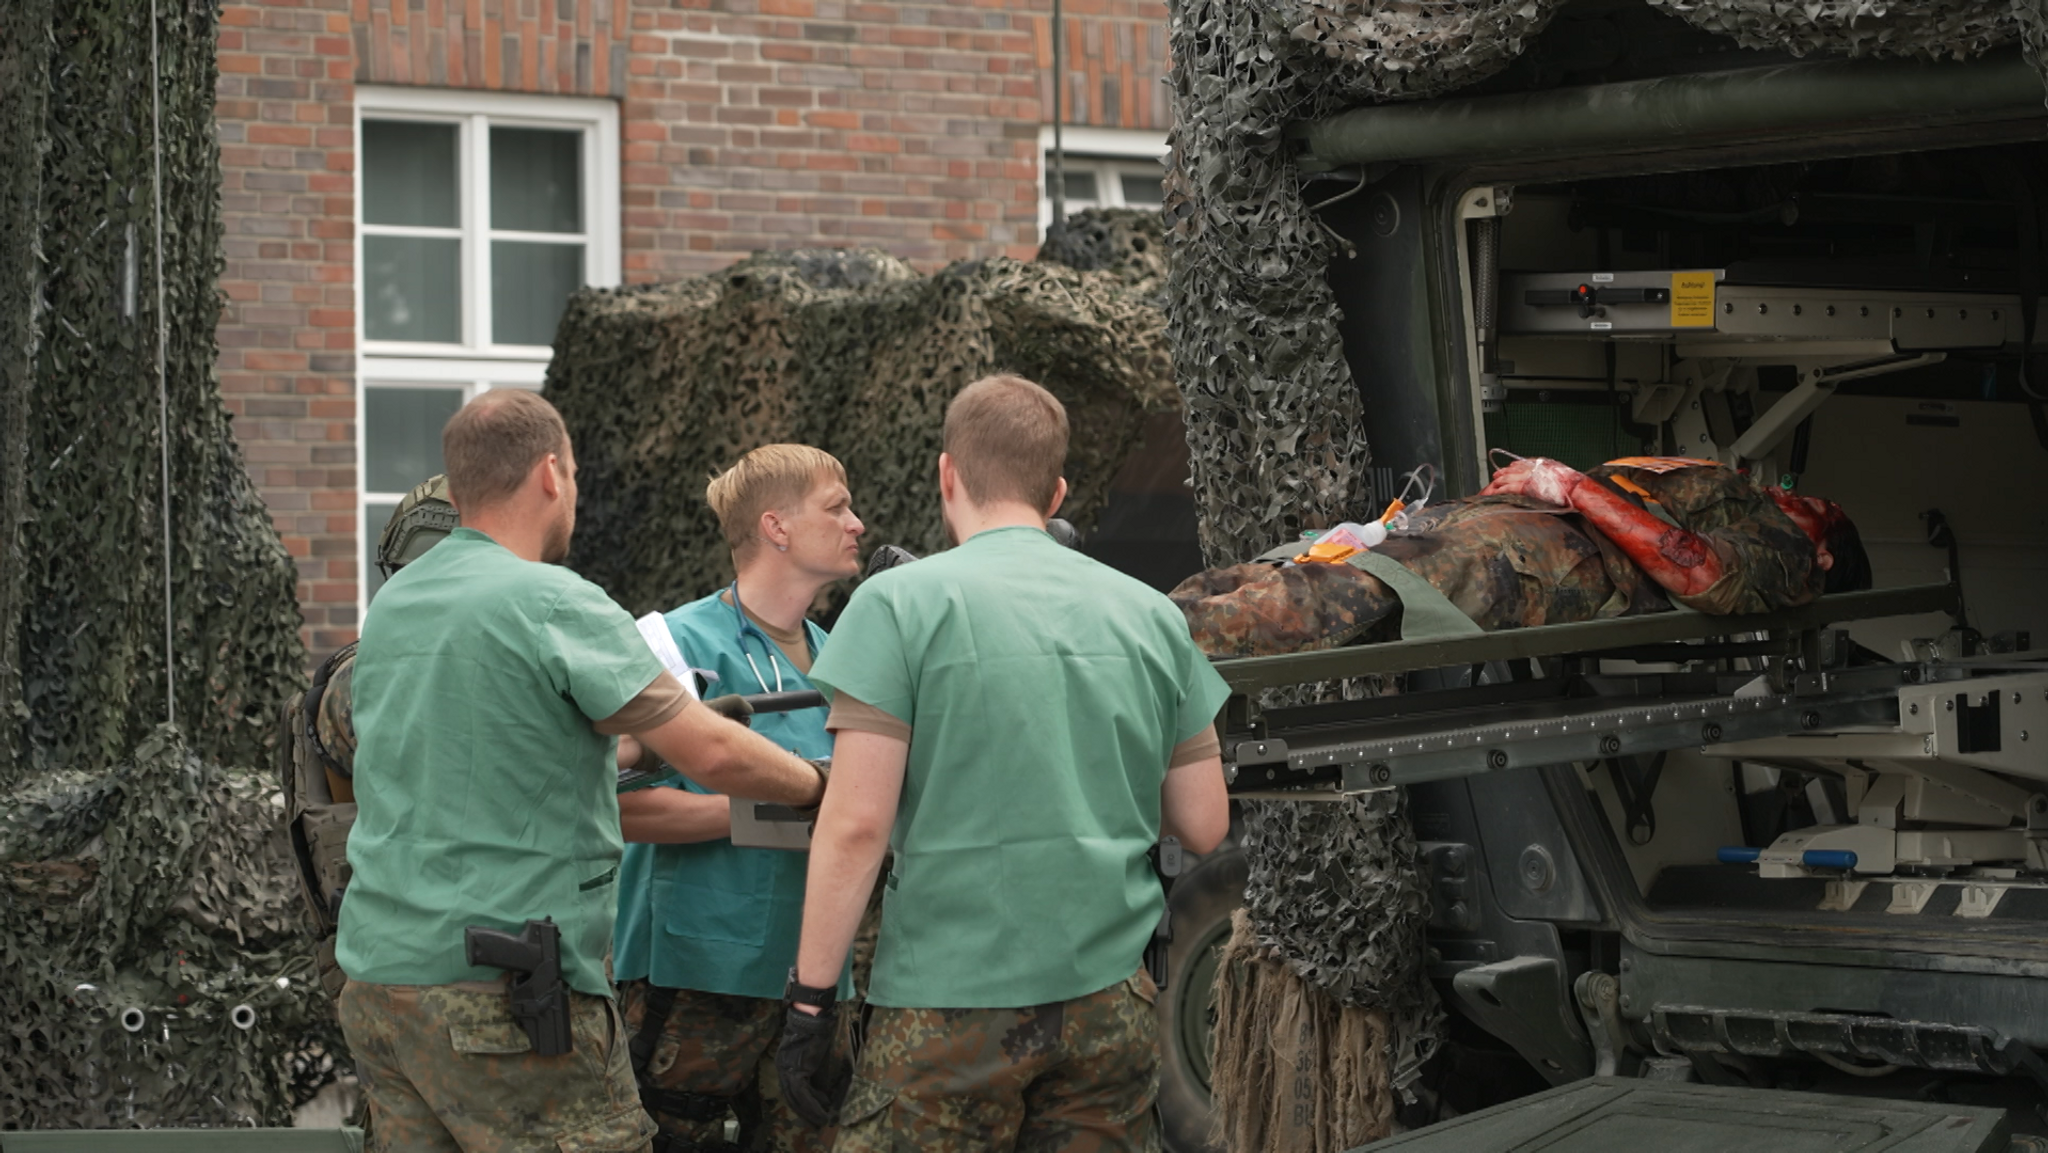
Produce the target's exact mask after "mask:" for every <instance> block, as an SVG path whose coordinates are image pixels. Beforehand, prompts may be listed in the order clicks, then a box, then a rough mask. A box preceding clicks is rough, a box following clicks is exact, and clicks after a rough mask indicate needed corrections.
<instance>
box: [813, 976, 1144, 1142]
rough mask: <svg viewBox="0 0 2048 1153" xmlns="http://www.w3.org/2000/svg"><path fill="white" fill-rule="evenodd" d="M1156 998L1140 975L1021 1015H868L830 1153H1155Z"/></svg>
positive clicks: (876, 1011) (878, 1011) (884, 1011)
mask: <svg viewBox="0 0 2048 1153" xmlns="http://www.w3.org/2000/svg"><path fill="white" fill-rule="evenodd" d="M1157 996H1158V989H1157V988H1156V987H1155V986H1154V985H1153V983H1152V978H1151V976H1150V975H1148V974H1146V973H1145V972H1143V971H1142V970H1141V971H1139V972H1138V973H1137V974H1136V975H1135V976H1133V977H1131V978H1130V979H1129V980H1126V981H1119V982H1117V983H1116V984H1114V985H1111V986H1110V987H1109V988H1107V989H1104V990H1102V991H1101V992H1099V993H1091V994H1089V995H1088V996H1086V997H1076V998H1075V999H1073V1000H1071V1001H1060V1002H1057V1003H1054V1004H1051V1005H1035V1006H1032V1007H1030V1008H1025V1009H891V1008H885V1007H882V1006H874V1007H872V1008H870V1009H869V1010H868V1021H867V1030H866V1038H865V1042H864V1044H863V1045H862V1047H861V1051H860V1060H859V1065H858V1068H857V1070H856V1072H855V1074H854V1078H853V1088H852V1091H851V1092H849V1093H848V1094H847V1097H846V1103H845V1104H844V1105H842V1106H841V1107H840V1110H839V1118H840V1131H839V1141H838V1143H837V1144H835V1145H834V1146H833V1147H832V1148H833V1150H834V1153H870V1151H873V1153H925V1151H931V1150H938V1151H944V1153H952V1151H955V1150H979V1149H1005V1150H1008V1149H1015V1150H1016V1151H1017V1153H1052V1151H1053V1150H1060V1151H1062V1153H1122V1151H1127V1150H1135V1151H1143V1153H1152V1151H1154V1150H1157V1149H1158V1148H1159V1125H1158V1122H1157V1120H1156V1118H1155V1117H1154V1115H1153V1111H1152V1106H1153V1103H1154V1101H1155V1100H1156V1099H1157V1098H1158V1096H1159V1022H1158V1018H1156V1017H1155V1016H1154V1015H1153V1009H1152V1002H1153V1000H1154V999H1155V998H1156V997H1157Z"/></svg>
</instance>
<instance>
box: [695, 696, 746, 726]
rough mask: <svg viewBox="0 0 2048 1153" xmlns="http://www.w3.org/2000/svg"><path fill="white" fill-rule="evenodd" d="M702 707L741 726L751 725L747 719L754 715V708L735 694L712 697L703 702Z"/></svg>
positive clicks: (743, 698)
mask: <svg viewBox="0 0 2048 1153" xmlns="http://www.w3.org/2000/svg"><path fill="white" fill-rule="evenodd" d="M704 707H705V708H707V709H710V710H711V711H712V712H714V713H717V714H718V715H719V716H721V717H724V718H725V719H726V720H728V721H738V722H739V723H741V724H743V725H751V724H752V723H753V722H752V721H751V720H749V719H748V718H750V717H752V716H753V715H754V706H752V705H750V704H748V703H747V698H745V697H742V696H738V695H736V694H732V693H727V694H726V695H725V696H722V697H712V698H710V699H708V700H706V701H705V702H704Z"/></svg>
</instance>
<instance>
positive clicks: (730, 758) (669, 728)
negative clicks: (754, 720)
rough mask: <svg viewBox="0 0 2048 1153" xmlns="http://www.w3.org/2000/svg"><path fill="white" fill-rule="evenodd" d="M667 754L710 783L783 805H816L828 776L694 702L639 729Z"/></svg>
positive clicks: (738, 794) (714, 787)
mask: <svg viewBox="0 0 2048 1153" xmlns="http://www.w3.org/2000/svg"><path fill="white" fill-rule="evenodd" d="M634 735H635V736H637V737H638V738H639V739H640V743H641V744H643V745H646V746H647V747H648V748H650V749H653V750H654V752H655V753H656V755H658V756H660V757H661V759H662V760H664V761H667V762H668V763H669V764H671V765H674V766H675V767H676V768H677V769H678V770H679V771H681V772H682V773H683V774H684V775H685V776H688V777H689V778H690V779H691V780H693V781H695V782H697V783H698V784H700V785H703V786H704V787H705V788H707V789H712V790H714V791H716V792H720V793H725V794H728V795H730V796H735V797H746V798H748V799H750V800H756V801H770V802H773V803H776V804H783V805H797V806H804V805H815V804H817V803H818V798H819V797H820V796H821V795H823V793H824V790H825V779H824V777H823V776H821V775H820V774H819V772H818V770H816V769H814V768H812V767H811V764H810V762H809V761H806V760H804V759H802V758H801V757H798V756H796V755H795V754H793V753H790V752H786V751H785V750H783V749H781V748H778V747H777V746H776V744H775V742H773V741H771V740H769V739H768V738H766V737H763V736H761V735H760V734H758V733H756V732H754V731H753V730H752V729H749V728H748V727H746V726H745V725H741V724H735V723H734V722H732V721H728V720H726V719H725V718H724V717H721V716H719V715H718V714H717V713H715V712H713V711H712V710H710V709H707V708H699V707H697V706H694V705H693V706H691V707H689V708H687V709H684V710H683V711H681V712H679V713H677V714H676V715H674V716H672V717H670V718H669V719H668V720H666V721H663V722H662V723H661V724H659V725H656V726H655V727H654V728H652V729H649V730H647V731H646V732H643V733H636V734H634Z"/></svg>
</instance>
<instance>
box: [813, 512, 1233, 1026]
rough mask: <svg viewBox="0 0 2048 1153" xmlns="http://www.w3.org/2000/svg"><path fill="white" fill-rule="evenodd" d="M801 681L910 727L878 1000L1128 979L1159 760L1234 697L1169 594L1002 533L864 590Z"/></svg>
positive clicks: (1054, 990) (934, 1001)
mask: <svg viewBox="0 0 2048 1153" xmlns="http://www.w3.org/2000/svg"><path fill="white" fill-rule="evenodd" d="M811 679H812V680H813V681H815V682H817V683H818V684H819V685H820V686H822V687H823V688H824V689H825V691H826V692H827V693H830V694H835V695H836V694H838V693H845V694H848V695H850V696H852V697H854V698H855V699H857V700H860V701H863V702H865V703H866V704H869V705H872V706H874V707H875V708H878V709H881V710H882V711H883V712H886V713H888V714H889V715H891V716H893V717H895V718H897V719H898V720H901V721H903V722H905V723H906V724H908V725H910V727H911V735H910V753H909V761H908V764H907V766H906V771H905V775H904V782H903V796H902V800H901V802H900V803H899V806H898V809H897V815H896V825H895V830H894V832H893V834H892V836H891V843H892V844H893V845H894V847H895V849H896V857H895V864H894V865H893V867H892V869H891V871H890V874H889V877H888V879H887V881H886V882H885V884H886V888H885V890H884V892H883V897H882V931H881V939H880V941H879V943H878V946H877V951H876V954H875V970H874V976H873V978H872V979H871V981H870V983H869V990H868V999H869V1000H870V1001H872V1002H874V1003H875V1004H877V1005H885V1006H893V1007H899V1008H935V1009H978V1008H1014V1007H1018V1006H1024V1005H1042V1004H1047V1003H1050V1002H1054V1001H1065V1000H1070V999H1072V998H1075V997H1082V996H1086V995H1088V994H1090V993H1094V992H1098V991H1100V990H1102V989H1105V988H1108V987H1109V986H1111V985H1113V984H1115V983H1116V982H1118V981H1122V980H1125V979H1127V978H1129V977H1130V976H1131V974H1133V973H1134V972H1136V971H1137V968H1138V965H1139V963H1140V961H1141V959H1142V957H1143V954H1144V949H1145V945H1146V943H1147V942H1148V941H1150V940H1151V938H1152V931H1153V928H1154V927H1155V926H1156V925H1157V924H1158V923H1159V916H1160V913H1161V912H1162V911H1163V910H1164V907H1165V901H1164V898H1163V896H1162V895H1161V892H1160V886H1159V878H1158V877H1157V876H1156V875H1155V874H1154V873H1153V870H1152V865H1151V862H1150V861H1149V860H1148V859H1147V857H1146V851H1147V850H1148V849H1150V848H1151V847H1152V845H1153V844H1154V843H1155V842H1156V841H1157V840H1158V837H1159V809H1160V796H1159V791H1160V786H1161V784H1162V783H1163V782H1164V780H1165V776H1166V766H1167V761H1168V760H1169V758H1170V757H1171V756H1172V753H1173V748H1174V746H1175V745H1177V744H1179V743H1180V742H1182V741H1184V740H1186V739H1187V738H1189V737H1192V736H1194V735H1196V734H1197V733H1199V732H1201V731H1202V729H1204V728H1206V727H1208V726H1209V725H1211V724H1213V723H1214V722H1215V719H1216V714H1217V712H1218V711H1219V710H1220V709H1221V708H1222V706H1223V702H1224V700H1225V699H1226V698H1227V697H1228V696H1229V689H1228V687H1226V686H1225V684H1224V682H1223V678H1222V677H1220V676H1219V675H1217V673H1216V671H1215V670H1214V669H1213V668H1211V667H1210V666H1209V661H1208V659H1207V658H1206V657H1204V656H1203V655H1202V653H1201V651H1200V650H1198V649H1197V648H1196V647H1195V643H1194V641H1193V639H1192V638H1190V636H1189V635H1188V626H1187V621H1186V618H1184V617H1183V616H1182V615H1181V612H1180V610H1179V609H1177V608H1175V607H1174V606H1173V603H1172V602H1171V601H1168V600H1167V599H1166V598H1165V597H1164V596H1162V595H1160V594H1159V593H1158V592H1156V591H1154V590H1153V589H1151V588H1148V587H1147V586H1145V585H1144V584H1141V583H1140V582H1138V581H1136V580H1133V579H1131V578H1130V577H1128V576H1125V575H1123V574H1122V573H1119V572H1117V571H1116V570H1114V569H1112V568H1109V567H1108V566H1106V565H1103V564H1100V563H1098V562H1096V561H1093V560H1090V559H1089V558H1088V557H1086V556H1083V555H1082V554H1080V553H1078V552H1075V551H1074V550H1072V549H1068V548H1065V547H1062V546H1061V545H1059V544H1058V543H1056V542H1055V541H1054V540H1053V539H1052V538H1051V537H1049V536H1047V535H1046V534H1045V533H1044V532H1043V531H1040V530H1039V529H1036V528H1028V527H1026V528H1001V529H992V530H989V531H986V532H981V533H977V534H975V535H974V536H973V537H971V538H969V539H968V541H967V542H966V543H965V544H963V545H961V546H960V547H959V548H956V549H952V550H950V551H948V552H944V553H940V554H938V555H937V556H933V557H929V558H926V559H924V560H920V561H918V562H917V563H915V564H907V565H902V566H900V567H897V568H893V569H889V570H887V571H885V572H883V573H880V574H878V575H876V576H874V577H871V578H869V579H868V580H866V581H865V582H863V583H862V584H861V586H860V588H859V589H858V590H857V591H855V593H854V594H853V598H852V600H851V601H849V602H848V604H847V606H846V611H845V612H843V613H841V614H840V617H839V621H838V624H837V625H836V626H834V630H833V640H832V647H831V648H829V649H827V650H826V651H825V652H824V653H823V654H822V655H821V656H819V658H818V662H817V664H816V665H815V666H814V667H813V668H812V670H811Z"/></svg>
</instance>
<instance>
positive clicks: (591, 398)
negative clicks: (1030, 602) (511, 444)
mask: <svg viewBox="0 0 2048 1153" xmlns="http://www.w3.org/2000/svg"><path fill="white" fill-rule="evenodd" d="M1109 231H1110V232H1114V233H1115V234H1116V235H1117V236H1119V237H1122V238H1123V239H1122V240H1121V241H1120V243H1122V244H1123V246H1124V247H1125V249H1127V250H1128V249H1131V248H1133V247H1134V246H1135V245H1136V243H1137V241H1136V240H1133V239H1131V238H1132V237H1137V238H1140V239H1142V237H1143V228H1142V226H1132V225H1130V224H1129V223H1128V222H1123V223H1118V224H1114V225H1113V226H1112V227H1110V228H1109ZM1113 247H1114V245H1112V244H1109V243H1103V244H1098V245H1096V246H1094V249H1091V251H1095V250H1098V249H1099V250H1102V251H1108V250H1109V249H1111V248H1113ZM1150 247H1152V248H1155V249H1156V245H1151V246H1150ZM1156 287H1157V282H1156V280H1152V281H1148V280H1145V279H1144V278H1143V277H1137V278H1134V279H1130V280H1126V279H1125V277H1124V276H1123V275H1122V273H1121V272H1120V271H1119V270H1118V269H1117V268H1115V267H1105V268H1104V269H1103V270H1100V271H1092V272H1080V271H1076V270H1074V269H1072V268H1068V267H1064V266H1061V265H1059V264H1053V263H1028V264H1027V263H1020V262H1018V261H1014V260H1006V259H994V260H986V261H972V262H966V263H961V264H956V265H953V266H952V267H950V268H947V269H945V270H943V271H941V272H939V273H936V274H934V275H931V276H924V275H921V274H919V273H917V272H915V271H913V270H912V269H911V268H910V267H909V266H907V265H905V264H904V263H902V262H901V261H898V260H896V259H894V258H893V257H889V256H886V255H883V254H882V253H879V252H871V251H846V252H842V251H816V252H792V253H776V254H767V255H758V256H755V257H752V258H750V259H748V260H745V261H742V262H741V263H739V264H736V265H734V266H732V267H731V268H729V269H726V270H725V271H722V272H717V273H712V274H709V275H706V276H701V277H697V278H694V279H691V280H685V281H680V282H677V283H672V284H662V285H655V286H651V287H645V288H633V289H622V290H591V291H586V292H582V293H578V294H577V295H576V296H575V297H574V298H572V299H571V301H570V303H569V308H568V311H567V312H566V313H565V314H564V316H563V319H562V324H561V328H560V329H559V330H558V332H557V335H556V343H555V359H554V363H553V365H552V366H551V367H550V368H549V370H548V383H547V396H548V399H550V400H552V401H553V402H554V403H555V405H556V406H557V407H558V408H560V409H561V412H562V416H563V419H564V420H565V421H566V422H567V423H568V426H569V431H570V434H571V436H572V437H573V439H574V441H575V445H576V456H577V462H578V465H579V466H580V469H581V472H580V481H579V489H580V491H581V493H582V497H581V500H580V503H579V505H578V511H577V518H576V541H575V544H574V546H573V547H574V551H573V553H572V555H571V557H570V564H571V565H573V566H574V567H575V568H576V569H577V571H579V572H581V573H583V574H584V575H585V576H587V577H589V578H590V579H591V580H594V581H596V582H597V583H598V584H600V585H602V586H603V587H604V588H605V589H606V590H607V591H609V592H610V593H611V594H612V595H613V596H614V597H616V598H618V600H619V601H620V602H621V603H623V604H624V605H625V606H626V607H627V608H628V609H629V610H631V611H632V612H634V613H642V612H649V611H653V610H657V609H660V610H667V609H670V608H673V607H675V606H676V605H678V604H681V603H683V602H685V601H687V600H691V599H694V598H696V597H701V596H704V595H706V594H707V593H710V592H712V591H713V590H715V589H717V588H718V587H719V586H720V585H722V584H724V583H725V582H726V581H728V580H730V579H732V575H731V563H730V560H729V557H728V554H727V550H726V547H725V544H724V540H723V538H722V537H721V536H720V534H719V531H718V523H717V519H716V518H715V517H713V516H712V514H711V510H710V508H709V506H707V505H706V504H705V501H704V484H705V482H706V481H707V480H708V479H709V478H710V477H711V475H712V474H713V473H715V472H717V471H719V470H721V469H725V468H728V467H730V466H731V465H732V463H733V462H734V461H735V460H737V459H738V458H739V457H740V456H741V455H742V454H744V453H746V452H747V451H749V450H751V449H753V448H755V447H758V446H760V445H763V444H770V443H774V442H777V441H795V442H800V443H805V444H813V445H817V446H819V447H821V448H824V449H825V450H827V451H829V452H831V453H832V454H833V455H835V456H837V457H838V458H839V459H840V460H841V461H842V462H843V463H844V464H845V465H846V469H847V474H848V479H849V481H850V482H851V487H852V490H853V494H854V509H855V511H857V512H858V513H859V514H860V516H861V519H862V520H864V521H865V522H866V523H867V528H868V531H867V536H866V538H865V541H866V543H867V544H869V545H871V546H872V545H878V544H898V545H902V546H903V547H905V548H908V549H910V550H911V551H913V552H917V553H920V554H922V553H926V552H934V551H937V550H938V549H940V548H943V547H944V546H945V543H946V540H945V527H944V525H943V523H942V522H941V521H940V519H939V515H938V508H939V500H938V476H937V467H936V465H935V463H934V462H935V461H936V460H937V457H938V451H939V432H940V425H941V422H942V418H943V413H944V410H945V405H946V402H947V401H949V400H950V399H952V396H953V394H954V393H955V392H957V391H959V389H960V388H961V387H962V386H963V385H966V384H967V383H969V382H970V381H973V380H974V379H976V378H978V377H980V376H984V375H986V374H988V373H991V372H997V371H1012V372H1018V373H1021V374H1023V375H1025V376H1028V377H1030V378H1031V379H1033V380H1036V381H1038V382H1039V383H1041V384H1043V385H1045V387H1046V388H1048V389H1050V390H1051V391H1052V392H1053V394H1054V395H1056V396H1058V397H1059V398H1060V400H1061V401H1062V402H1063V403H1064V404H1066V406H1067V410H1068V416H1069V424H1070V426H1071V429H1072V447H1071V451H1070V453H1069V456H1068V461H1067V482H1068V484H1069V485H1070V486H1071V487H1072V491H1071V495H1070V496H1069V497H1068V499H1067V505H1066V507H1065V509H1064V510H1063V511H1062V514H1061V515H1063V516H1067V517H1069V518H1071V519H1072V520H1074V522H1075V524H1076V525H1077V526H1079V527H1080V528H1082V529H1083V531H1086V529H1087V528H1088V527H1089V525H1090V523H1091V522H1092V521H1093V519H1094V517H1095V516H1096V514H1097V513H1098V512H1099V511H1100V509H1101V507H1102V504H1103V501H1104V498H1105V497H1106V495H1107V492H1108V487H1109V482H1110V480H1111V478H1112V477H1114V476H1115V474H1116V470H1117V467H1118V466H1119V465H1120V464H1121V463H1122V461H1123V459H1124V457H1125V455H1126V454H1127V453H1128V452H1129V451H1130V449H1131V447H1132V446H1133V444H1134V443H1135V442H1136V440H1137V437H1138V433H1139V431H1140V426H1141V425H1142V424H1143V421H1144V418H1145V416H1146V414H1147V413H1149V412H1153V411H1157V410H1159V409H1162V408H1167V407H1170V406H1171V405H1172V404H1173V400H1174V396H1173V385H1172V379H1171V376H1170V375H1169V370H1168V360H1167V354H1166V337H1165V331H1164V324H1163V320H1162V317H1161V315H1160V313H1159V311H1158V309H1157V308H1156V307H1154V306H1153V305H1151V304H1149V303H1147V300H1146V297H1147V295H1148V294H1149V293H1151V292H1154V291H1156Z"/></svg>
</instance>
